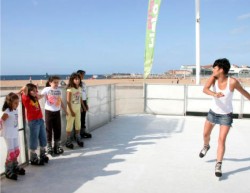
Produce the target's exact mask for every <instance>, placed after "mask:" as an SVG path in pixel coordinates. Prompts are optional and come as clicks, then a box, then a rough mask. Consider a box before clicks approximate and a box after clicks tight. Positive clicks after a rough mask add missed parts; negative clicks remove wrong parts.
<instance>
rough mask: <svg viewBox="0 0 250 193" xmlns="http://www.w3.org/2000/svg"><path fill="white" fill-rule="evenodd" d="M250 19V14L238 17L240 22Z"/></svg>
mask: <svg viewBox="0 0 250 193" xmlns="http://www.w3.org/2000/svg"><path fill="white" fill-rule="evenodd" d="M249 18H250V13H246V14H243V15H240V16H238V19H240V20H243V19H249Z"/></svg>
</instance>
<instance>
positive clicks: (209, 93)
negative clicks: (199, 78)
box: [203, 76, 224, 98]
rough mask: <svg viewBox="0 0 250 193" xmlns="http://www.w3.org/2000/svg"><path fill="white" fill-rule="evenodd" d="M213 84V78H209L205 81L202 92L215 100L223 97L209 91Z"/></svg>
mask: <svg viewBox="0 0 250 193" xmlns="http://www.w3.org/2000/svg"><path fill="white" fill-rule="evenodd" d="M214 83H215V77H214V76H210V77H209V79H208V80H207V82H206V84H205V85H204V87H203V92H204V93H205V94H207V95H211V96H213V97H216V98H220V97H223V96H224V94H223V93H222V92H218V93H216V92H214V91H212V90H210V88H211V86H212V85H214Z"/></svg>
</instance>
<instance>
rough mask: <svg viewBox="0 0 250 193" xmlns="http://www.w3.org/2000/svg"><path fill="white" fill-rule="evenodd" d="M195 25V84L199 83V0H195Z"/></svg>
mask: <svg viewBox="0 0 250 193" xmlns="http://www.w3.org/2000/svg"><path fill="white" fill-rule="evenodd" d="M195 21H196V22H195V23H196V25H195V27H196V85H199V84H200V0H195Z"/></svg>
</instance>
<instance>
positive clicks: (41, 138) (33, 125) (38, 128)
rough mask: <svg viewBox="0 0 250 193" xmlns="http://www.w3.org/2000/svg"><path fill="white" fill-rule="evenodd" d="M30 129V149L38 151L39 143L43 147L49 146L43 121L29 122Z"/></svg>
mask: <svg viewBox="0 0 250 193" xmlns="http://www.w3.org/2000/svg"><path fill="white" fill-rule="evenodd" d="M28 125H29V128H30V149H31V150H36V149H37V147H38V142H39V145H40V146H41V147H45V146H46V145H47V137H46V131H45V126H44V120H43V119H37V120H32V121H29V122H28Z"/></svg>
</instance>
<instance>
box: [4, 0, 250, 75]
mask: <svg viewBox="0 0 250 193" xmlns="http://www.w3.org/2000/svg"><path fill="white" fill-rule="evenodd" d="M200 3H201V4H200V15H201V65H207V64H211V63H213V62H214V60H215V59H217V58H222V57H226V58H228V59H229V60H230V61H231V63H232V64H238V65H249V66H250V35H249V34H250V0H201V2H200ZM147 9H148V0H1V74H2V75H13V74H45V73H46V72H47V73H49V74H70V73H72V72H73V71H76V70H78V69H84V70H86V71H87V74H111V73H117V72H123V73H125V72H129V73H143V68H144V67H143V65H144V50H145V34H146V20H147ZM194 64H195V0H162V4H161V8H160V13H159V18H158V23H157V31H156V44H155V55H154V64H153V68H152V73H164V72H165V71H168V70H170V69H179V68H180V66H181V65H194Z"/></svg>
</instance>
